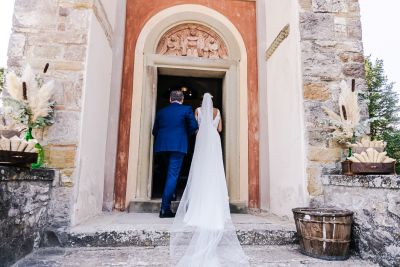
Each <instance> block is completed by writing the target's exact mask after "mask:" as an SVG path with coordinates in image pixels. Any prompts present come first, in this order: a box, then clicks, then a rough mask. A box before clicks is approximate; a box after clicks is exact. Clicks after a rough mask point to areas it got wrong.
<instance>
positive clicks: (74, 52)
mask: <svg viewBox="0 0 400 267" xmlns="http://www.w3.org/2000/svg"><path fill="white" fill-rule="evenodd" d="M85 57H86V46H84V45H68V46H66V47H65V53H64V59H65V60H69V61H85Z"/></svg>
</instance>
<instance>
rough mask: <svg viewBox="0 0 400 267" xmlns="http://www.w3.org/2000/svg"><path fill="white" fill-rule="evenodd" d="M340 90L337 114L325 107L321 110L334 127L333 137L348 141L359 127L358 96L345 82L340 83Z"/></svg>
mask: <svg viewBox="0 0 400 267" xmlns="http://www.w3.org/2000/svg"><path fill="white" fill-rule="evenodd" d="M340 89H341V90H340V95H339V109H340V111H339V114H337V113H335V112H334V111H332V110H330V109H329V108H327V107H323V108H322V109H323V110H324V111H325V113H326V114H327V115H328V117H329V120H330V122H331V124H333V125H334V126H335V127H336V130H335V132H334V133H333V134H334V136H335V137H337V138H338V139H349V138H352V137H353V134H354V133H355V131H356V128H357V127H358V126H360V108H359V105H358V94H357V91H356V90H354V91H353V90H351V89H350V88H349V87H348V86H347V83H346V81H342V82H341V83H340ZM342 141H343V140H342Z"/></svg>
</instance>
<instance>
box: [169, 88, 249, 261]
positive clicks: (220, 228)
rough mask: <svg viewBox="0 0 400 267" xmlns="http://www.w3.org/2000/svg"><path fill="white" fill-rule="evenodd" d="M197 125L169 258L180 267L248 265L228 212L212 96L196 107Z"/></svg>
mask: <svg viewBox="0 0 400 267" xmlns="http://www.w3.org/2000/svg"><path fill="white" fill-rule="evenodd" d="M196 118H197V120H198V122H199V125H200V128H199V132H198V133H197V137H196V144H195V150H194V154H193V159H192V165H191V167H190V172H189V179H188V182H187V185H186V188H185V191H184V193H183V196H182V199H181V201H180V204H179V207H178V210H177V212H176V216H175V219H174V222H173V224H172V229H171V240H170V256H171V259H172V261H173V263H174V264H176V265H177V266H182V267H188V266H191V267H203V266H204V267H214V266H249V262H248V257H247V256H246V255H245V254H244V252H243V250H242V247H241V246H240V243H239V240H238V238H237V235H236V230H235V227H234V225H233V223H232V219H231V214H230V211H229V197H228V190H227V187H226V181H225V171H224V165H223V160H222V149H221V140H220V137H219V134H218V131H221V129H222V123H221V115H220V112H219V110H217V109H214V108H213V102H212V96H211V95H210V94H209V93H206V94H204V96H203V102H202V105H201V108H198V109H197V110H196Z"/></svg>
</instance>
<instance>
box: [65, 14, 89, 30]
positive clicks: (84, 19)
mask: <svg viewBox="0 0 400 267" xmlns="http://www.w3.org/2000/svg"><path fill="white" fill-rule="evenodd" d="M89 16H90V11H89V10H87V9H72V10H71V11H70V13H69V14H68V16H67V17H66V19H65V28H66V30H67V31H78V32H86V31H87V30H88V29H89Z"/></svg>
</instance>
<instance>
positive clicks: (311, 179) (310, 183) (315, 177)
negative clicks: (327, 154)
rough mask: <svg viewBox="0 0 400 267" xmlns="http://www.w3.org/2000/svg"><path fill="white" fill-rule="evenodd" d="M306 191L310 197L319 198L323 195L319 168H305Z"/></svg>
mask: <svg viewBox="0 0 400 267" xmlns="http://www.w3.org/2000/svg"><path fill="white" fill-rule="evenodd" d="M307 190H308V193H309V194H310V196H312V197H314V196H319V195H322V193H323V187H322V182H321V169H320V168H307Z"/></svg>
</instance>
